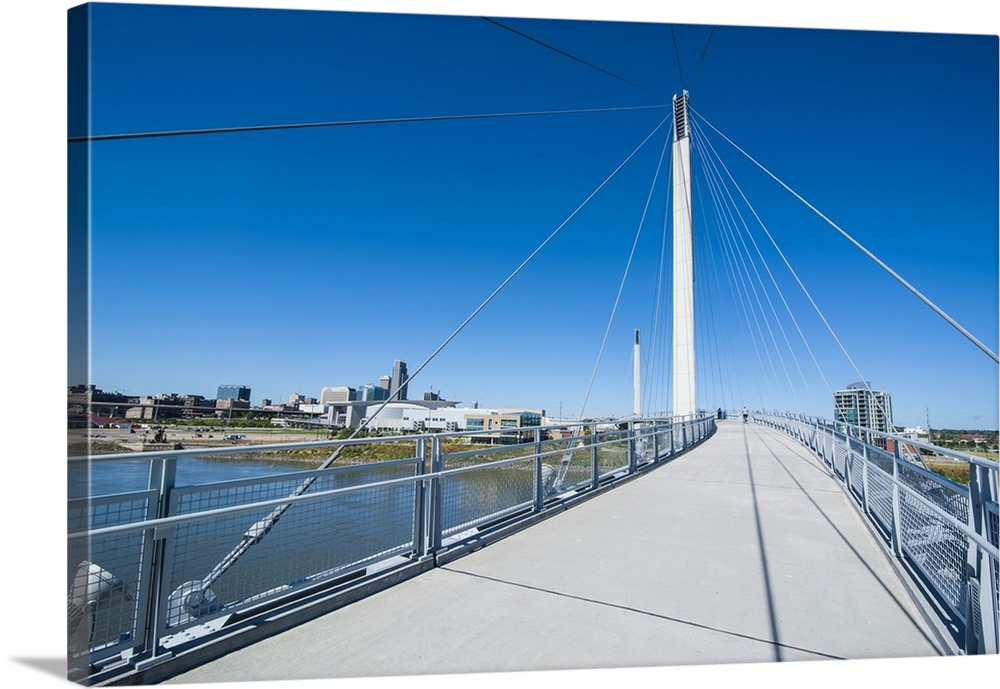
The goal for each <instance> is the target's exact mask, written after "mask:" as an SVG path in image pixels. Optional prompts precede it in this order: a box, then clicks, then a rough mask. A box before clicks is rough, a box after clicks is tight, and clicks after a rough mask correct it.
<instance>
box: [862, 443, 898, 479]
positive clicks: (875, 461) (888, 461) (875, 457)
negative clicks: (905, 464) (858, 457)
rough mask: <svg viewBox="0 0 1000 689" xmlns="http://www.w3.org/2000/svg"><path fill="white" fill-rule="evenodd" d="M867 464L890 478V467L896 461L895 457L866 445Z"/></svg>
mask: <svg viewBox="0 0 1000 689" xmlns="http://www.w3.org/2000/svg"><path fill="white" fill-rule="evenodd" d="M867 447H868V463H869V464H871V465H874V466H876V467H878V469H879V470H880V471H882V472H883V473H885V474H887V475H888V476H892V465H893V463H894V462H895V461H896V459H895V457H893V455H892V454H891V453H889V452H886V451H885V450H883V449H881V448H878V447H875V446H874V445H868V446H867Z"/></svg>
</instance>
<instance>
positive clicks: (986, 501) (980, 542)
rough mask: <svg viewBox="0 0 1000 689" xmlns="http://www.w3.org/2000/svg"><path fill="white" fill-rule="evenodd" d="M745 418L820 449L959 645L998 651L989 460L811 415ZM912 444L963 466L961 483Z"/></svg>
mask: <svg viewBox="0 0 1000 689" xmlns="http://www.w3.org/2000/svg"><path fill="white" fill-rule="evenodd" d="M753 420H754V421H756V422H757V423H760V424H762V425H766V426H769V427H772V428H776V429H779V430H781V431H783V432H785V433H786V434H788V435H790V436H791V437H793V438H795V439H796V440H798V441H799V442H800V443H801V444H803V445H805V446H806V447H808V448H809V449H810V450H812V451H813V452H814V453H816V455H817V456H818V457H819V458H820V459H822V461H823V462H824V463H825V464H826V466H827V468H828V469H829V470H830V472H831V473H832V474H833V476H834V477H835V478H836V479H837V480H838V481H839V482H840V483H841V484H842V485H843V487H844V488H845V490H846V491H847V493H848V494H849V495H850V496H851V497H852V498H853V501H854V504H855V506H856V507H858V509H859V510H860V511H861V513H862V514H863V515H864V517H865V518H866V519H867V520H868V521H869V523H870V524H872V525H873V526H874V527H875V528H874V530H875V531H876V532H877V533H878V534H880V535H881V536H882V538H883V541H884V543H885V545H886V546H887V548H888V549H889V551H890V552H891V553H892V555H893V556H894V557H896V558H899V559H900V560H901V561H903V562H904V563H905V564H906V565H907V567H908V569H909V570H910V571H911V572H912V573H913V574H914V576H915V577H916V579H917V580H918V581H919V583H920V584H921V587H922V588H923V589H924V590H925V591H927V593H928V594H929V595H930V596H931V597H932V598H933V602H934V603H935V605H936V607H937V608H938V609H939V610H940V611H941V612H942V617H943V618H945V619H944V621H945V624H946V625H947V626H949V627H952V628H953V633H954V634H955V635H956V637H958V641H959V644H960V645H963V646H964V650H965V652H966V653H969V654H980V653H997V652H998V651H997V645H998V644H997V637H998V633H997V628H998V626H997V619H998V613H997V607H998V599H1000V586H998V550H997V542H998V527H997V514H998V507H997V467H998V464H997V462H996V461H992V460H989V459H984V458H982V457H977V456H974V455H970V454H966V453H962V452H957V451H954V450H949V449H946V448H941V447H936V446H934V445H930V444H927V443H924V442H919V441H916V440H913V439H910V438H905V437H902V436H898V435H893V434H889V433H881V432H877V431H873V430H871V429H867V428H861V427H857V426H852V425H849V424H844V423H841V422H837V423H834V422H831V421H827V420H824V419H818V418H814V417H806V416H791V415H778V414H762V413H755V414H754V415H753ZM863 439H864V440H863ZM866 440H867V441H868V442H866ZM921 449H923V450H928V451H930V452H931V453H934V454H936V455H943V456H944V457H945V458H946V459H947V460H948V461H954V462H958V463H960V466H967V467H968V477H969V479H968V480H969V484H968V485H967V486H966V485H962V484H960V483H956V482H954V481H951V480H949V479H947V478H945V477H943V476H941V475H939V474H937V473H935V472H934V471H931V470H930V469H928V468H925V467H924V466H921V465H920V464H917V463H915V462H913V461H911V459H909V458H910V457H914V456H919V454H920V451H921Z"/></svg>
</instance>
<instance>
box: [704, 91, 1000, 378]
mask: <svg viewBox="0 0 1000 689" xmlns="http://www.w3.org/2000/svg"><path fill="white" fill-rule="evenodd" d="M691 110H692V112H695V114H696V115H698V117H700V118H701V119H702V121H704V122H705V124H707V125H708V126H709V127H711V128H712V129H713V130H715V132H716V133H718V134H719V136H721V137H722V138H723V139H725V140H726V141H728V142H729V144H730V145H732V146H733V148H735V149H736V150H737V151H739V152H740V153H742V154H743V155H744V156H746V158H747V159H748V160H749V161H750V162H752V163H753V164H754V165H756V166H757V167H759V168H760V169H761V170H763V171H764V172H765V173H766V174H767V175H768V176H769V177H770V178H771V179H773V180H774V181H775V182H777V183H778V184H780V185H781V186H782V187H784V188H785V190H786V191H788V193H790V194H791V195H792V196H794V197H795V198H797V199H798V200H799V201H801V202H802V203H803V204H804V205H805V206H806V207H807V208H809V210H811V211H812V212H814V213H815V214H816V215H818V216H819V217H820V218H822V219H823V220H824V221H825V222H826V223H827V224H828V225H830V227H832V228H833V229H835V230H836V231H837V232H839V233H840V235H841V236H843V237H844V238H845V239H847V240H848V241H849V242H850V243H851V244H853V245H854V246H855V247H857V248H858V249H859V250H860V251H861V252H862V253H864V254H865V255H866V256H867V257H868V258H870V259H871V260H873V261H874V262H875V263H876V264H878V265H879V266H880V267H881V268H882V269H883V270H885V271H886V272H887V273H889V275H891V276H892V277H893V278H895V279H896V280H897V281H898V282H899V283H900V284H901V285H903V286H904V287H905V288H906V289H908V290H909V291H910V292H911V293H912V294H913V295H914V296H916V297H917V298H918V299H920V301H922V302H924V304H926V305H927V306H929V307H930V308H931V309H932V310H933V311H934V312H935V313H936V314H937V315H939V316H940V317H941V318H943V319H944V320H945V321H947V322H948V323H949V324H950V325H951V326H952V327H954V328H955V329H956V330H958V331H959V332H960V333H962V335H964V336H965V337H966V338H967V339H968V340H969V341H970V342H972V343H973V344H974V345H976V346H977V347H979V349H981V350H982V351H983V352H985V353H986V354H987V355H988V356H989V357H990V358H991V359H993V361H995V362H997V363H1000V357H998V356H997V355H996V353H995V352H993V351H992V350H991V349H990V348H989V347H987V346H986V345H985V344H983V343H982V342H980V341H979V339H977V338H976V337H975V336H974V335H973V334H972V333H970V332H969V331H968V330H966V329H965V328H964V327H962V326H961V325H960V324H959V323H958V321H956V320H955V319H954V318H952V317H951V316H949V315H948V314H947V313H945V312H944V311H943V310H942V309H941V308H940V307H939V306H938V305H937V304H935V303H934V302H932V301H931V300H930V299H928V298H927V297H925V296H924V295H923V294H921V292H920V291H919V290H918V289H917V288H916V287H914V286H913V285H911V284H910V283H909V282H907V281H906V280H904V279H903V277H902V276H901V275H900V274H899V273H897V272H896V271H894V270H893V269H892V268H890V267H889V266H888V265H886V263H885V262H884V261H882V259H880V258H879V257H878V256H876V255H875V254H873V253H872V252H871V251H869V250H868V249H867V248H866V247H865V246H864V245H862V244H861V242H859V241H858V240H856V239H855V238H854V237H852V236H851V235H850V234H848V233H847V232H846V231H845V230H843V229H842V228H841V227H840V226H839V225H837V224H836V223H835V222H833V221H832V220H830V218H828V217H827V216H826V215H824V214H823V213H821V212H820V211H819V209H817V208H816V207H815V206H813V205H812V204H811V203H809V202H808V201H806V200H805V199H804V198H802V196H800V195H799V194H798V193H797V192H796V191H795V190H793V189H792V188H791V187H789V186H788V185H787V184H785V183H784V182H783V181H781V180H780V179H778V177H777V176H776V175H775V174H774V173H772V172H771V171H770V170H768V169H767V168H766V167H764V166H763V165H761V164H760V163H759V162H758V161H757V160H756V159H755V158H754V157H753V156H751V155H750V154H749V153H747V152H746V151H744V150H743V149H742V148H740V147H739V146H737V145H736V144H735V143H734V142H733V141H732V139H730V138H729V137H727V136H726V135H725V134H723V133H722V132H720V131H719V130H718V129H716V127H715V125H713V124H712V123H711V122H709V121H708V120H706V119H705V118H704V117H703V116H702V115H701V114H700V113H698V112H696V111H695V110H694V109H693V108H692V109H691Z"/></svg>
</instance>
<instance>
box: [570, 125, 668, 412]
mask: <svg viewBox="0 0 1000 689" xmlns="http://www.w3.org/2000/svg"><path fill="white" fill-rule="evenodd" d="M668 119H670V118H669V117H667V118H664V119H663V120H661V121H660V124H658V125H657V127H656V129H654V130H653V133H654V134H655V133H656V131H658V130H659V129H660V127H662V126H663V123H664V122H666V121H667V120H668ZM650 136H652V134H650ZM647 141H648V138H647ZM669 141H670V139H669V137H664V143H663V149H662V150H661V151H660V160H659V162H658V163H657V165H656V172H655V173H654V174H653V180H652V182H651V183H650V185H649V192H648V193H647V195H646V204H645V206H644V207H643V209H642V217H641V218H640V219H639V226H638V227H637V228H636V231H635V239H633V240H632V250H631V251H630V252H629V255H628V261H627V262H626V264H625V272H624V274H623V275H622V280H621V283H620V284H619V285H618V294H617V295H616V296H615V303H614V306H613V307H612V308H611V316H610V317H609V318H608V325H607V327H606V328H605V329H604V339H603V340H602V341H601V348H600V350H599V351H598V352H597V361H596V362H595V363H594V370H593V372H592V373H591V374H590V383H589V384H588V385H587V394H586V395H585V396H584V398H583V406H582V408H581V409H580V419H581V420H582V419H583V415H584V413H585V412H586V409H587V402H588V401H589V400H590V393H591V391H592V390H593V387H594V380H595V379H596V378H597V369H598V368H599V367H600V365H601V358H602V357H603V355H604V347H605V345H606V344H607V342H608V335H609V334H610V332H611V325H612V324H613V323H614V320H615V314H616V313H617V312H618V304H619V302H620V301H621V298H622V292H623V291H624V290H625V281H626V280H628V274H629V269H630V268H631V267H632V259H633V258H634V257H635V248H636V246H637V245H638V244H639V236H640V235H641V234H642V227H643V225H644V224H645V222H646V215H647V214H648V213H649V204H650V202H651V201H652V198H653V191H655V189H656V180H657V179H659V177H660V170H661V168H662V167H663V159H664V157H665V156H666V152H667V144H668V143H669Z"/></svg>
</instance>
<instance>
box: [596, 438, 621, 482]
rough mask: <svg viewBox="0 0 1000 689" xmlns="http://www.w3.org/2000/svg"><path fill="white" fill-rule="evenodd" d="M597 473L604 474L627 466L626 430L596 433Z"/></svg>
mask: <svg viewBox="0 0 1000 689" xmlns="http://www.w3.org/2000/svg"><path fill="white" fill-rule="evenodd" d="M598 443H600V444H599V446H598V448H597V474H598V476H606V475H608V474H613V473H615V472H618V471H621V470H623V469H627V468H628V447H629V440H628V431H610V432H608V433H601V434H599V435H598Z"/></svg>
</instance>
